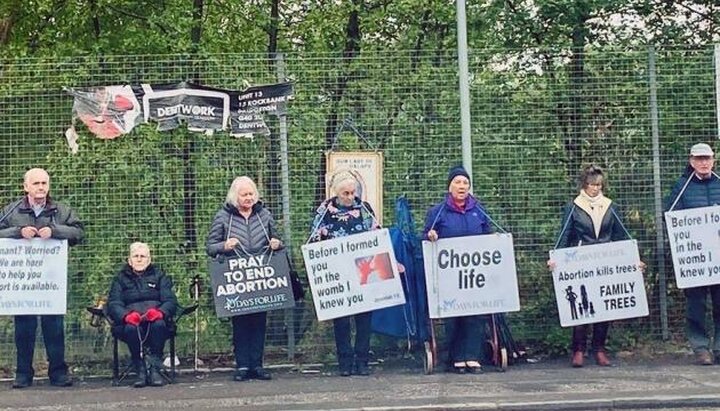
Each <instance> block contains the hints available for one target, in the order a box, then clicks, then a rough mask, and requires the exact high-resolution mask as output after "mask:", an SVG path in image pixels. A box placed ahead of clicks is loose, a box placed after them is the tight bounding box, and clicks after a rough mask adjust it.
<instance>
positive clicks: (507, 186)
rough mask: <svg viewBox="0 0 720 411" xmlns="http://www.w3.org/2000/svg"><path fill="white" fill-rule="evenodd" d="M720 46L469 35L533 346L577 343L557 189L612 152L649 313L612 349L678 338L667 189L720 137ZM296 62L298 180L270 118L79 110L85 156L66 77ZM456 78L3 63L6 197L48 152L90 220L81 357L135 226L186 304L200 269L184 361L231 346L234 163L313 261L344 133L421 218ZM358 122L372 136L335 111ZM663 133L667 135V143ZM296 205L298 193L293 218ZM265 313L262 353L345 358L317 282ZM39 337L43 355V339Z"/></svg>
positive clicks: (453, 151)
mask: <svg viewBox="0 0 720 411" xmlns="http://www.w3.org/2000/svg"><path fill="white" fill-rule="evenodd" d="M713 59H714V57H713V49H712V48H711V47H708V48H699V49H662V50H658V51H654V50H652V49H635V50H627V49H612V48H606V49H597V50H588V51H586V52H585V53H583V54H580V55H576V54H572V53H570V52H567V51H551V50H474V51H472V52H471V54H470V76H471V79H470V87H471V89H470V93H471V110H472V142H473V146H472V147H473V148H472V158H473V174H474V175H473V176H472V178H473V188H474V192H475V194H476V195H477V196H479V197H480V199H481V200H482V201H483V202H484V203H485V205H486V206H487V209H488V210H489V212H490V214H491V216H492V217H493V218H494V219H495V220H496V221H497V222H498V224H500V225H501V226H502V227H503V228H504V229H505V230H507V231H509V232H512V233H513V235H514V239H515V250H516V259H517V263H518V276H519V284H520V297H521V304H522V310H521V311H520V312H518V313H513V314H511V315H510V316H509V322H510V325H511V327H512V329H513V332H514V336H515V338H516V339H517V340H518V341H520V342H521V343H522V344H523V345H525V346H526V347H527V348H528V349H529V350H531V351H532V352H535V353H538V352H540V353H551V354H559V353H563V352H565V350H566V349H567V345H568V343H569V330H568V329H562V328H560V326H559V322H558V320H557V309H556V307H555V300H554V296H553V288H552V279H551V277H550V275H549V273H548V271H547V268H546V266H545V261H546V260H547V256H548V254H547V253H548V251H549V250H550V249H551V248H552V247H553V246H554V244H555V240H556V236H557V234H558V232H559V230H560V218H561V210H562V206H563V205H564V204H565V203H566V202H568V201H569V200H571V199H572V198H573V197H574V195H575V194H576V191H577V189H576V181H575V177H576V175H577V174H578V173H579V170H580V166H581V165H582V164H584V163H588V162H595V163H597V164H599V165H601V166H603V167H605V168H606V169H607V171H608V175H609V189H608V191H607V193H606V194H607V195H608V196H609V197H610V198H612V199H613V200H614V201H616V202H617V204H618V205H619V206H620V209H621V210H622V213H623V217H624V220H625V222H626V226H627V227H628V230H629V231H630V233H631V234H632V235H633V237H634V238H636V239H637V240H638V242H639V248H640V252H641V255H642V258H643V259H644V261H645V262H647V264H648V269H647V271H646V275H645V277H646V283H645V285H646V288H647V291H648V299H649V302H650V316H648V317H645V318H640V319H635V320H628V321H620V322H616V323H615V324H614V325H613V327H614V328H613V330H612V331H611V334H610V345H611V348H614V349H621V348H632V347H634V346H637V344H643V343H651V342H654V341H657V340H660V339H661V338H662V337H670V338H672V339H673V340H674V341H683V338H684V335H683V324H684V317H683V313H684V297H683V296H682V293H681V292H679V291H678V290H677V289H676V288H675V286H674V281H673V279H672V277H673V275H672V265H671V262H670V260H669V257H668V256H666V255H665V254H666V253H665V251H664V250H663V249H662V248H660V247H659V246H660V245H662V241H658V235H659V233H661V232H662V230H663V228H662V227H659V226H658V221H659V220H658V218H657V217H658V215H659V214H658V213H660V212H661V210H659V208H658V197H659V196H662V195H666V194H667V193H668V192H669V188H670V186H671V184H672V182H673V181H674V180H675V179H676V178H677V177H678V176H679V175H680V173H681V171H682V169H683V168H684V166H685V163H686V159H687V154H688V150H689V147H690V145H692V144H693V143H695V142H700V141H704V142H711V143H712V141H713V140H714V139H716V138H717V135H718V133H717V128H716V118H715V107H714V104H713V102H714V101H715V71H714V66H713V61H714V60H713ZM282 77H287V78H289V79H290V80H292V81H293V82H294V89H295V99H294V101H292V102H291V103H290V107H289V115H288V117H287V121H288V138H289V147H288V153H287V154H288V158H289V171H290V184H289V188H290V196H289V197H283V195H282V191H281V166H280V157H281V154H282V153H281V147H280V144H279V138H278V133H279V122H278V120H277V119H275V118H268V119H267V120H268V125H269V126H270V129H271V131H272V134H271V135H270V136H269V137H255V138H254V139H246V138H240V139H238V138H233V137H230V136H229V135H227V134H224V133H216V134H214V135H206V134H199V133H193V132H191V131H188V130H185V129H177V130H173V131H169V132H159V131H157V130H156V129H155V125H153V124H147V125H143V126H140V127H136V128H135V129H134V130H133V132H131V133H130V134H128V135H125V136H121V137H120V138H117V139H115V140H100V139H97V138H95V137H93V136H92V135H91V134H90V133H88V132H87V131H86V130H85V129H84V128H82V127H81V128H79V129H78V130H79V133H80V142H79V143H80V149H79V152H78V153H77V154H75V155H73V154H71V153H70V151H69V149H68V145H67V142H66V141H65V138H64V131H65V129H66V128H67V127H68V126H69V124H70V120H71V107H72V98H71V96H70V95H68V94H67V93H65V92H64V91H63V87H73V88H84V87H91V86H105V85H115V84H140V83H174V82H178V81H193V82H197V83H200V84H204V85H208V86H213V87H219V88H223V89H236V90H241V89H244V88H245V87H246V86H247V85H256V84H268V83H275V82H278V81H279V78H282ZM651 80H652V81H651ZM457 85H458V77H457V56H456V54H455V53H454V52H453V51H447V50H430V51H406V52H363V53H361V54H358V55H353V56H342V55H335V54H332V55H330V54H309V53H306V54H285V55H284V56H282V58H281V59H268V58H267V56H265V55H248V54H223V55H211V56H199V57H198V56H187V55H171V56H168V55H133V56H101V57H98V56H76V57H65V58H53V59H49V58H48V59H29V58H27V59H15V60H5V61H3V62H2V64H1V65H0V139H1V140H2V147H3V155H2V158H3V160H2V167H1V169H2V173H0V200H1V202H2V203H4V204H7V203H9V202H11V201H13V200H14V199H16V198H18V197H19V196H20V195H21V194H22V176H23V173H24V172H25V170H27V169H28V168H30V167H44V168H46V169H47V170H48V171H49V173H50V175H51V193H52V195H53V197H55V198H57V199H58V200H59V201H61V202H64V203H66V204H69V205H70V206H72V207H73V208H74V209H75V210H76V211H77V213H78V214H79V215H80V217H81V219H82V220H83V221H84V222H85V228H86V241H85V242H84V243H83V244H81V245H79V246H76V247H74V248H72V249H71V251H70V258H69V261H70V264H69V271H68V282H69V293H68V312H67V315H66V339H67V347H68V349H67V357H68V361H69V362H70V363H71V364H75V365H76V368H75V372H76V373H84V372H85V373H89V372H92V370H91V369H86V368H82V367H83V366H84V365H86V364H92V363H99V364H102V366H103V367H106V364H107V362H109V358H110V356H111V348H110V347H111V345H110V344H111V337H110V335H109V330H108V328H107V327H105V328H100V329H98V328H93V327H91V326H90V324H89V323H90V316H89V314H88V313H87V312H86V310H85V307H86V306H91V305H93V304H94V302H95V301H96V299H97V298H98V297H100V296H103V295H105V294H106V293H107V292H108V288H109V285H110V281H111V279H112V277H113V276H114V275H115V274H116V272H117V270H118V269H119V267H120V265H121V264H122V263H123V262H124V261H125V259H126V258H127V254H128V246H129V244H130V243H131V242H133V241H145V242H148V243H149V244H150V245H151V248H152V253H153V258H154V262H155V263H157V264H159V265H160V266H162V267H163V268H164V269H165V270H166V271H167V272H169V273H170V274H171V275H172V277H173V278H174V281H175V284H176V292H177V294H178V296H179V299H180V302H181V304H183V305H189V304H192V302H193V301H192V297H191V292H190V290H191V288H192V279H193V277H194V276H195V275H199V277H200V278H201V281H202V284H201V290H202V295H201V299H200V303H201V308H200V310H199V311H198V314H197V316H196V317H191V318H188V319H185V320H183V322H182V323H181V324H180V325H179V326H180V329H179V335H178V338H177V343H178V354H179V355H180V356H181V358H183V359H187V358H192V357H193V355H194V353H196V352H197V353H198V354H199V356H200V358H202V359H204V360H205V361H206V362H208V361H209V362H210V364H216V363H217V364H230V363H231V361H230V356H231V354H230V353H231V351H232V350H231V337H230V328H231V326H230V324H229V323H228V322H227V321H220V320H218V319H217V317H216V316H215V313H214V311H213V306H212V301H211V300H212V297H211V295H210V292H209V290H210V287H209V278H208V275H207V258H206V255H205V249H204V248H205V247H204V244H205V238H206V235H207V232H208V228H209V225H210V222H211V219H212V217H213V215H214V213H215V211H216V210H217V209H218V208H219V207H220V206H221V204H222V202H223V201H224V198H225V194H226V192H227V189H228V186H229V184H230V182H231V181H232V179H233V178H234V177H235V176H238V175H248V176H250V177H252V178H253V179H255V180H256V181H257V182H258V186H259V189H260V192H261V197H262V200H263V201H264V202H265V204H266V206H268V208H269V209H270V210H271V211H272V212H273V213H274V215H275V218H276V220H277V221H278V223H279V226H280V227H286V230H285V231H288V228H289V232H285V233H284V236H285V238H286V240H287V241H288V242H289V244H290V246H291V248H290V250H291V253H292V256H293V258H294V262H295V265H296V267H297V268H298V269H299V270H300V271H301V276H302V277H303V278H305V274H304V273H302V271H304V265H303V263H302V260H301V253H300V251H299V247H300V246H301V245H302V244H303V243H304V242H305V241H306V240H307V236H308V235H309V231H310V222H311V218H312V214H313V212H314V209H315V207H316V206H317V204H318V203H319V201H320V200H322V199H323V198H324V174H325V171H324V166H325V165H324V158H325V153H326V152H327V150H329V149H331V148H332V149H334V150H358V149H362V150H380V151H382V152H383V154H384V158H385V164H384V178H383V184H384V203H385V207H384V210H383V221H384V222H385V225H390V224H392V222H393V220H394V210H393V208H394V207H393V205H394V200H395V199H396V198H397V197H398V196H401V195H403V196H406V197H407V198H408V199H409V202H410V204H411V206H412V208H413V214H414V217H415V219H416V224H417V225H418V227H421V226H422V223H423V219H424V215H425V211H426V210H427V208H428V207H430V206H431V205H432V204H434V203H436V202H438V201H440V199H441V197H442V195H443V193H444V192H445V190H446V188H447V187H446V185H445V182H446V176H447V171H448V169H449V168H450V167H451V166H453V165H456V164H458V163H460V162H461V161H462V153H461V146H460V144H461V142H460V108H459V97H458V90H457V88H458V86H457ZM655 118H657V122H655V123H654V121H653V120H654V119H655ZM349 121H351V124H353V125H354V126H355V127H356V128H357V130H358V131H359V133H354V132H350V131H348V129H347V127H341V126H342V125H343V123H345V124H349ZM341 129H342V131H341V132H340V133H338V130H341ZM653 135H657V136H658V138H659V140H657V142H658V143H659V145H656V150H655V152H654V150H653ZM658 170H659V173H657V171H658ZM283 205H285V206H287V205H289V210H290V212H289V214H288V215H283V213H282V210H283ZM308 295H309V293H308ZM269 318H270V319H269V325H268V336H267V348H266V359H267V362H269V363H282V362H288V361H293V362H297V363H308V362H324V363H331V362H333V361H334V343H333V339H332V327H331V324H330V323H328V322H325V323H318V322H317V321H316V320H315V317H314V313H313V311H312V302H311V301H309V299H307V301H306V303H305V307H304V308H302V307H301V308H297V309H295V310H290V311H288V312H273V313H272V314H271V315H270V317H269ZM196 333H197V338H196ZM196 340H197V341H198V342H197V344H196ZM403 345H404V344H403V343H402V342H398V341H395V340H392V339H388V338H382V337H379V336H377V337H375V338H374V339H373V350H374V352H375V353H376V355H377V356H382V355H395V354H397V353H398V352H400V351H402V349H400V348H398V347H402V346H403ZM36 351H37V355H36V363H38V365H40V364H41V363H43V362H44V361H43V349H42V345H41V344H38V347H37V349H36ZM0 353H1V354H0V368H1V369H2V370H4V371H5V372H6V374H9V375H11V374H12V371H13V366H14V361H15V347H14V343H13V323H12V318H11V317H0ZM289 357H291V359H290V360H289ZM190 363H191V364H192V362H190ZM185 364H187V362H185ZM103 369H104V370H107V368H103Z"/></svg>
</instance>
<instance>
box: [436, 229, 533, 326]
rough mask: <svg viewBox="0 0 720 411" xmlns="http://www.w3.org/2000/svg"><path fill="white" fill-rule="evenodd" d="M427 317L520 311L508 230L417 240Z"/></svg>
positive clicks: (513, 257) (510, 236)
mask: <svg viewBox="0 0 720 411" xmlns="http://www.w3.org/2000/svg"><path fill="white" fill-rule="evenodd" d="M423 255H424V263H425V279H426V282H427V296H428V309H429V311H430V318H446V317H460V316H466V315H476V314H491V313H499V312H509V311H518V310H520V297H519V294H518V284H517V271H516V268H515V252H514V248H513V239H512V234H487V235H476V236H468V237H453V238H445V239H440V240H437V241H423Z"/></svg>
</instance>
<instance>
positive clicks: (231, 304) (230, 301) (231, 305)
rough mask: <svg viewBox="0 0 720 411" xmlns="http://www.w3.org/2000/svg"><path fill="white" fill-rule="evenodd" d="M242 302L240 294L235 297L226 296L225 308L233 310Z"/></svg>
mask: <svg viewBox="0 0 720 411" xmlns="http://www.w3.org/2000/svg"><path fill="white" fill-rule="evenodd" d="M239 302H240V296H239V295H238V296H237V297H235V298H227V297H225V309H226V310H228V311H233V310H235V308H237V307H238V305H239Z"/></svg>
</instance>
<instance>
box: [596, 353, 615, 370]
mask: <svg viewBox="0 0 720 411" xmlns="http://www.w3.org/2000/svg"><path fill="white" fill-rule="evenodd" d="M595 363H597V365H599V366H601V367H609V366H611V365H612V363H610V359H609V358H608V356H607V353H606V352H605V350H598V351H597V352H595Z"/></svg>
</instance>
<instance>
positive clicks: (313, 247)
mask: <svg viewBox="0 0 720 411" xmlns="http://www.w3.org/2000/svg"><path fill="white" fill-rule="evenodd" d="M302 253H303V259H304V260H305V269H306V270H307V275H308V281H309V283H310V289H311V290H312V295H313V302H314V303H315V312H316V313H317V317H318V320H320V321H324V320H331V319H333V318H338V317H345V316H348V315H353V314H358V313H363V312H367V311H373V310H377V309H379V308H385V307H392V306H394V305H400V304H405V294H404V293H403V288H402V283H401V282H400V274H399V273H398V269H397V262H396V260H395V253H394V252H393V248H392V243H391V242H390V233H389V232H388V230H387V229H382V230H374V231H368V232H365V233H360V234H354V235H351V236H347V237H340V238H335V239H332V240H325V241H320V242H317V243H310V244H305V245H304V246H302Z"/></svg>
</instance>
